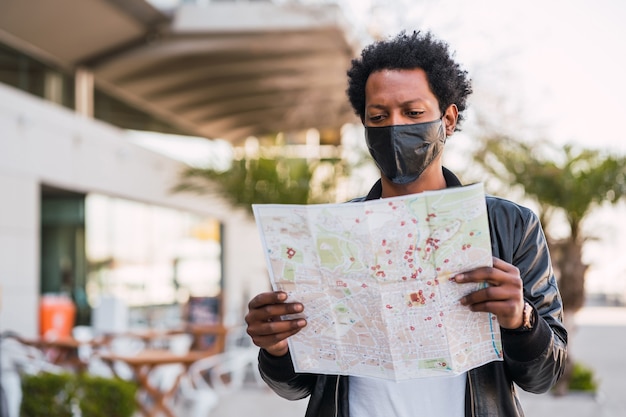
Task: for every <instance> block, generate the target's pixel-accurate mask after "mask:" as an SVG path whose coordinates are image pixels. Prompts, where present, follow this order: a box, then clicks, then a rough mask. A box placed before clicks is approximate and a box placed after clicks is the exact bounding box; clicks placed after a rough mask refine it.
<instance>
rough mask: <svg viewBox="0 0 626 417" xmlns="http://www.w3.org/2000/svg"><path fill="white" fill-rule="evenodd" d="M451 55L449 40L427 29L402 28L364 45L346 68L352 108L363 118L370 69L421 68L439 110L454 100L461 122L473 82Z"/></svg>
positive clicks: (348, 92) (372, 70)
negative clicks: (409, 31) (394, 33)
mask: <svg viewBox="0 0 626 417" xmlns="http://www.w3.org/2000/svg"><path fill="white" fill-rule="evenodd" d="M452 58H453V55H452V54H451V53H450V52H449V49H448V44H447V43H445V42H443V41H441V40H437V39H436V38H435V37H434V36H433V35H432V34H431V33H430V32H426V33H422V32H419V31H416V32H413V34H411V35H407V34H406V32H404V31H403V32H400V34H398V35H397V36H396V37H395V38H392V39H390V40H384V41H378V42H375V43H373V44H371V45H369V46H367V47H365V48H364V49H363V51H362V52H361V57H360V58H355V59H353V60H352V66H351V67H350V69H349V70H348V89H347V91H346V93H347V94H348V98H349V100H350V103H351V104H352V107H353V109H354V112H355V113H356V114H357V115H358V116H359V117H360V118H361V120H365V84H366V83H367V79H368V77H369V76H370V74H371V73H372V72H375V71H380V70H384V69H391V70H395V69H414V68H421V69H423V70H424V72H426V75H427V77H428V83H429V84H430V89H431V90H432V92H433V94H434V95H435V97H437V100H438V101H439V109H440V110H441V113H442V114H443V113H444V112H445V110H446V109H447V108H448V106H450V105H451V104H456V106H457V108H458V109H459V117H458V121H459V122H460V121H461V120H463V114H462V113H463V111H464V110H465V108H466V106H467V97H468V96H469V95H470V94H471V93H472V86H471V80H470V79H469V78H468V75H467V71H465V70H463V69H461V67H460V65H459V64H458V63H456V62H455V61H454V60H453V59H452Z"/></svg>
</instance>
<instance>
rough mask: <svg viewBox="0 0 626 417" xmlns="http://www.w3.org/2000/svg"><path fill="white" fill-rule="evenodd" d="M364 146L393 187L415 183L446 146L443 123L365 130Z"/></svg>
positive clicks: (437, 121)
mask: <svg viewBox="0 0 626 417" xmlns="http://www.w3.org/2000/svg"><path fill="white" fill-rule="evenodd" d="M365 142H366V143H367V147H368V149H369V151H370V154H371V155H372V158H374V161H375V162H376V165H378V168H379V169H380V171H381V172H382V174H383V175H384V176H385V177H387V178H389V179H390V180H391V182H393V183H395V184H408V183H410V182H413V181H415V180H416V179H418V178H419V176H420V175H421V174H422V172H424V170H425V169H426V168H427V167H428V165H430V163H431V162H432V161H433V160H434V159H435V158H436V157H437V155H439V153H441V151H442V150H443V146H444V144H445V143H446V131H445V128H444V124H443V120H442V119H437V120H434V121H432V122H426V123H416V124H411V125H394V126H383V127H367V126H366V127H365Z"/></svg>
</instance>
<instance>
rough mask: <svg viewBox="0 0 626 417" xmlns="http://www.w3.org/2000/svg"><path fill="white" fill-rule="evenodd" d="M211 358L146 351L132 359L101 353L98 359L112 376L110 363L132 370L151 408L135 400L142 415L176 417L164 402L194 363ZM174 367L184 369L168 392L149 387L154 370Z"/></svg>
mask: <svg viewBox="0 0 626 417" xmlns="http://www.w3.org/2000/svg"><path fill="white" fill-rule="evenodd" d="M210 355H211V352H210V351H189V352H188V353H186V354H183V355H178V354H175V353H172V352H171V351H169V350H164V349H145V350H143V351H140V352H139V353H137V354H134V355H117V354H114V353H108V352H107V353H100V354H99V357H100V358H101V359H102V360H103V361H104V362H106V363H107V364H108V365H109V366H110V367H111V369H112V370H113V372H114V373H115V368H114V367H113V363H114V362H116V361H121V362H124V363H126V364H127V365H128V366H129V367H130V368H131V369H132V371H133V374H134V376H135V378H136V380H137V383H138V385H139V389H140V391H142V392H144V393H146V394H147V395H148V396H149V397H150V399H151V400H152V401H153V403H152V404H145V403H143V402H141V401H139V398H136V399H135V401H136V403H137V406H138V407H139V409H140V411H141V412H142V413H143V415H145V416H146V417H153V416H156V415H157V414H158V412H159V411H162V412H163V413H164V414H165V415H166V416H168V417H175V414H174V412H173V411H172V410H171V409H170V407H169V405H168V402H167V400H169V399H170V398H171V397H172V396H173V395H174V394H175V393H176V390H177V389H178V385H179V384H180V380H181V378H182V377H183V375H185V373H186V372H187V371H188V370H189V367H190V366H191V365H192V364H193V363H194V362H196V361H198V360H200V359H203V358H206V357H207V356H210ZM175 364H180V365H183V369H182V370H181V372H180V373H179V374H178V375H177V377H176V379H175V380H174V383H173V384H172V386H171V387H170V388H169V389H167V390H165V391H162V390H161V389H159V388H158V387H155V386H153V385H152V384H151V383H150V380H149V376H150V373H151V372H152V370H153V369H154V368H155V367H157V366H161V365H175Z"/></svg>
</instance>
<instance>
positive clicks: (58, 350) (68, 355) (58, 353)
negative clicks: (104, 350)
mask: <svg viewBox="0 0 626 417" xmlns="http://www.w3.org/2000/svg"><path fill="white" fill-rule="evenodd" d="M16 339H17V340H18V341H19V342H20V343H23V344H25V345H27V346H32V347H35V348H37V349H39V350H41V351H42V352H43V353H44V356H45V357H46V359H47V360H48V361H49V362H50V363H53V364H55V365H59V366H67V367H71V368H74V369H76V370H78V371H79V372H82V371H84V370H85V369H86V367H87V363H85V362H84V361H83V360H81V358H80V356H79V354H78V349H79V348H80V347H81V346H85V345H89V346H92V347H94V346H97V345H99V343H100V342H99V341H97V340H93V341H89V342H83V341H79V340H76V339H74V338H73V337H71V336H69V337H68V336H64V337H57V338H24V337H17V338H16Z"/></svg>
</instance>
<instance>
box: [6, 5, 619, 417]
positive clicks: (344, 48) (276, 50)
mask: <svg viewBox="0 0 626 417" xmlns="http://www.w3.org/2000/svg"><path fill="white" fill-rule="evenodd" d="M625 17H626V5H625V4H624V3H623V2H622V1H620V0H598V1H595V2H593V3H591V2H587V1H584V0H570V1H565V0H554V1H551V2H544V1H539V0H528V1H525V2H518V3H510V2H501V1H496V0H476V1H472V2H466V1H462V0H413V1H408V0H386V1H382V0H361V1H359V0H334V1H331V0H327V1H323V0H319V1H315V0H309V1H307V0H282V1H280V0H276V1H269V0H266V1H262V0H257V1H253V0H248V1H243V0H239V1H236V0H231V1H227V0H221V1H218V0H214V1H209V0H80V1H79V0H54V1H49V0H0V190H2V204H0V301H1V306H0V330H2V331H7V330H9V331H14V332H17V333H19V334H20V335H23V336H25V337H39V336H44V335H46V334H48V335H50V334H55V333H56V334H57V335H58V334H65V333H67V334H69V333H71V329H72V327H73V326H77V325H80V326H91V327H92V328H93V329H95V330H96V331H101V332H105V331H111V330H115V331H123V330H126V329H133V328H163V329H166V328H171V327H175V326H178V325H180V324H181V323H184V322H186V321H189V319H190V317H189V314H190V313H189V308H188V307H189V301H190V300H191V299H207V300H216V302H217V303H218V304H219V307H217V308H216V309H215V311H214V313H215V317H214V318H212V319H211V320H213V321H214V322H215V323H219V324H222V325H226V326H237V325H241V324H242V322H243V316H244V315H245V311H246V305H247V302H248V300H249V299H250V298H251V296H253V295H255V294H256V293H258V292H261V291H264V290H267V289H269V279H268V276H267V272H266V271H267V270H266V267H265V259H264V256H263V253H262V249H261V245H260V241H259V238H258V233H257V228H256V225H255V223H254V219H253V217H252V215H251V211H250V204H252V203H296V204H307V203H308V204H310V203H323V202H341V201H345V200H348V199H350V198H353V197H356V196H359V195H363V194H364V193H366V192H367V190H369V188H370V186H371V185H372V184H373V182H374V181H375V180H376V179H377V175H378V172H377V170H376V167H375V165H374V164H373V162H372V161H371V160H370V158H369V156H368V155H367V150H366V148H365V145H364V140H363V130H362V126H361V124H360V121H359V120H358V118H357V117H356V116H355V115H354V114H353V112H352V110H351V108H350V106H349V103H348V101H347V99H346V97H345V89H346V70H347V68H348V67H349V64H350V60H351V59H352V58H354V57H356V56H358V55H359V53H360V50H361V49H362V48H363V47H364V46H365V45H367V44H369V43H370V42H372V41H374V40H379V39H384V38H386V37H389V36H393V35H395V34H397V33H398V32H399V31H401V30H407V31H413V30H430V31H432V32H433V33H434V34H435V35H436V36H437V37H439V38H441V39H443V40H445V41H447V42H448V43H449V44H450V47H451V49H452V50H453V51H455V54H456V58H457V59H458V61H459V62H460V63H461V64H462V65H463V66H464V68H465V69H466V70H467V71H468V72H469V74H470V77H471V78H472V79H473V86H474V94H473V95H472V96H471V101H470V106H469V109H468V111H467V115H466V120H465V121H464V123H463V125H462V126H461V129H462V131H461V132H458V133H456V134H455V135H454V136H453V137H451V138H450V139H449V140H448V143H447V147H446V156H445V161H444V162H445V164H446V165H447V166H448V167H450V168H451V169H452V170H453V171H455V172H456V173H458V174H459V176H460V177H461V178H462V180H463V181H464V182H465V183H469V182H474V181H483V182H485V184H486V186H487V189H488V191H489V192H490V193H493V194H497V195H500V196H502V197H505V198H510V199H513V200H515V201H518V202H520V203H522V204H525V205H527V206H529V207H531V208H532V209H533V210H535V211H536V212H537V213H538V215H539V216H540V217H541V220H542V222H543V225H544V228H545V231H546V235H547V238H548V241H549V243H550V246H551V251H552V255H553V262H554V266H555V271H556V272H557V277H558V279H559V284H560V286H561V290H562V292H563V298H564V301H565V307H566V320H569V324H568V325H569V326H570V327H571V329H576V327H577V323H576V322H575V320H574V318H575V317H576V316H577V315H578V314H579V313H581V312H583V311H584V312H586V315H584V319H581V323H586V324H587V325H588V324H589V323H591V322H593V323H600V324H602V325H604V324H606V323H609V322H610V323H611V326H614V325H616V323H615V321H617V322H618V323H617V324H619V323H621V324H619V325H620V326H623V324H624V323H622V322H621V321H620V320H621V319H619V318H620V317H623V315H621V314H622V312H623V310H622V307H623V306H624V304H625V303H626V280H625V278H624V276H625V274H626V257H625V256H623V254H624V253H625V252H626V220H624V219H626V203H625V199H624V196H625V195H626V168H625V166H626V165H625V158H626V144H625V143H626V142H625V140H624V137H623V136H624V133H623V129H622V126H621V122H620V120H621V117H623V114H624V113H626V104H625V101H624V99H623V97H624V96H625V95H626V78H625V77H624V76H623V68H624V67H625V66H626V49H625V48H624V47H623V39H625V38H626V27H625V26H624V25H623V21H624V18H625ZM55 317H56V318H55ZM581 317H582V316H581ZM615 317H617V318H618V319H617V320H613V319H614V318H615ZM620 329H621V330H623V327H620ZM607 334H610V335H614V332H613V331H610V332H607ZM576 340H578V339H576ZM581 343H582V342H581ZM602 343H611V344H613V345H615V344H617V346H624V341H621V340H620V341H614V340H611V341H604V342H602ZM581 350H583V351H584V348H582V347H581ZM576 351H577V349H576V347H574V348H573V352H576ZM622 364H623V362H622ZM587 365H589V364H587ZM591 368H593V366H591ZM623 410H624V409H622V411H623ZM607 415H608V414H607Z"/></svg>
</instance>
